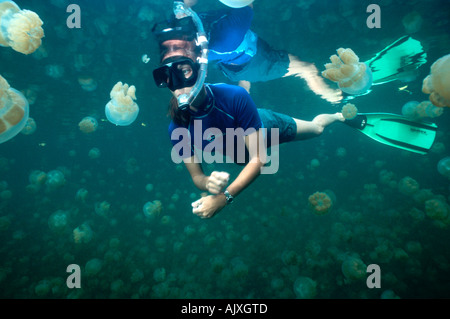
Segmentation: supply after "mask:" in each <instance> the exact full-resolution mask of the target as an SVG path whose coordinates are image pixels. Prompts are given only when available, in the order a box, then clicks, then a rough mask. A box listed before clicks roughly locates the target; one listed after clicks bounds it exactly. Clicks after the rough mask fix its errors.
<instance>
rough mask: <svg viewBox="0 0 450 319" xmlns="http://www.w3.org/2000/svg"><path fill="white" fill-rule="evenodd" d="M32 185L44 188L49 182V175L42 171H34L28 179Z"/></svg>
mask: <svg viewBox="0 0 450 319" xmlns="http://www.w3.org/2000/svg"><path fill="white" fill-rule="evenodd" d="M28 180H29V181H30V184H33V185H39V186H42V185H44V184H45V181H46V180H47V174H46V173H45V172H43V171H40V170H33V171H32V172H31V173H30V176H29V177H28Z"/></svg>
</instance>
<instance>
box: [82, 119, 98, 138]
mask: <svg viewBox="0 0 450 319" xmlns="http://www.w3.org/2000/svg"><path fill="white" fill-rule="evenodd" d="M78 127H79V128H80V131H81V132H83V133H86V134H89V133H92V132H95V131H96V130H97V128H98V122H97V120H96V119H95V118H93V117H92V116H86V117H84V118H83V119H82V120H81V121H80V123H78Z"/></svg>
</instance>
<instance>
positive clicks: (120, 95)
mask: <svg viewBox="0 0 450 319" xmlns="http://www.w3.org/2000/svg"><path fill="white" fill-rule="evenodd" d="M110 96H111V101H109V102H108V104H106V107H105V113H106V118H107V119H108V121H110V122H111V123H113V124H116V125H121V126H127V125H130V124H131V123H133V122H134V120H136V118H137V116H138V113H139V107H138V105H137V104H136V102H134V100H136V88H135V87H134V85H132V86H128V84H126V83H125V84H122V82H117V83H116V85H114V87H113V89H112V90H111V93H110Z"/></svg>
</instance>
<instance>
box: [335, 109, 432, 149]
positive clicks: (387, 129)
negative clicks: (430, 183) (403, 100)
mask: <svg viewBox="0 0 450 319" xmlns="http://www.w3.org/2000/svg"><path fill="white" fill-rule="evenodd" d="M344 123H345V124H347V125H349V126H351V127H353V128H355V129H357V130H359V131H361V132H362V133H364V134H365V135H367V136H368V137H370V138H372V139H374V140H376V141H378V142H380V143H383V144H386V145H389V146H392V147H397V148H400V149H404V150H407V151H410V152H414V153H419V154H426V153H427V152H428V151H429V150H430V148H431V146H432V145H433V142H434V140H435V138H436V131H437V125H436V124H434V123H427V122H417V121H412V120H410V119H407V118H406V117H404V116H401V115H397V114H390V113H360V114H358V115H357V116H356V117H355V118H354V119H351V120H346V121H345V122H344Z"/></svg>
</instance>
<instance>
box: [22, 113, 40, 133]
mask: <svg viewBox="0 0 450 319" xmlns="http://www.w3.org/2000/svg"><path fill="white" fill-rule="evenodd" d="M34 132H36V121H35V120H34V119H33V118H31V117H29V118H28V120H27V122H26V123H25V126H24V127H23V129H22V130H21V131H20V133H22V134H23V135H31V134H33V133H34Z"/></svg>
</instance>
